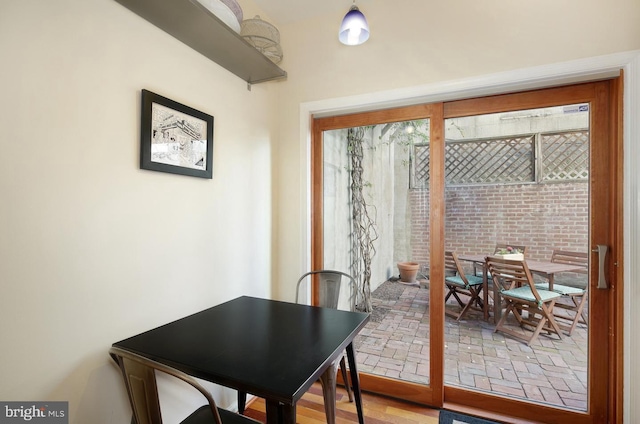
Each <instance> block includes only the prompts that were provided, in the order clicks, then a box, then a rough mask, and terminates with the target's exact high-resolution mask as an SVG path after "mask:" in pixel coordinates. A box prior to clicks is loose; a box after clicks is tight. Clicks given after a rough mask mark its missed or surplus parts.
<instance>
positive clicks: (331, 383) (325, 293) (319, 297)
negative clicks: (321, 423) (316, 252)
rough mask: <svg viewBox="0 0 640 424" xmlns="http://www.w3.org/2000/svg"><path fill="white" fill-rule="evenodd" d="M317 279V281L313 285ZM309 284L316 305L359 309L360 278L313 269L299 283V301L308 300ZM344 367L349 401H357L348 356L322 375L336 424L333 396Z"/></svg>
mask: <svg viewBox="0 0 640 424" xmlns="http://www.w3.org/2000/svg"><path fill="white" fill-rule="evenodd" d="M314 278H315V279H317V280H316V281H317V284H316V285H315V286H314V285H313V284H312V282H313V280H314ZM303 285H306V286H307V288H308V290H309V294H311V301H312V304H313V305H315V306H320V307H323V308H333V309H347V310H349V311H355V309H356V281H355V279H354V278H353V277H352V276H351V275H349V274H347V273H344V272H341V271H334V270H326V269H325V270H318V271H310V272H307V273H305V274H303V275H302V276H301V277H300V278H299V279H298V283H297V284H296V302H297V303H307V302H306V301H304V300H301V299H300V288H301V286H303ZM344 295H348V297H347V299H346V302H343V303H342V304H341V303H340V299H344ZM338 370H340V372H341V374H342V381H344V386H345V388H346V390H347V395H348V396H349V402H353V393H352V390H351V385H350V382H349V377H348V374H347V367H346V363H345V358H344V355H341V356H340V360H339V361H336V362H334V363H333V364H332V365H331V366H330V367H329V368H328V369H327V370H326V371H325V372H324V373H323V374H322V376H321V377H320V383H321V384H322V394H323V397H324V408H325V413H326V417H327V423H328V424H333V423H334V422H335V421H334V419H335V401H334V399H331V396H332V394H335V389H336V385H337V379H336V377H337V373H338Z"/></svg>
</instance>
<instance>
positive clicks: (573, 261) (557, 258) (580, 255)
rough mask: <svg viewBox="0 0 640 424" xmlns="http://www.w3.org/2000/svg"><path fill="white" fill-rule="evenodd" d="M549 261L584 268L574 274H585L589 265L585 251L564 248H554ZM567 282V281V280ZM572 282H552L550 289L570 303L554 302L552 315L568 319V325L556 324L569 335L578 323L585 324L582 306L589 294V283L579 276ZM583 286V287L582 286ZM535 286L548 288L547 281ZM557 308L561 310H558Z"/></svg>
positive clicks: (585, 319)
mask: <svg viewBox="0 0 640 424" xmlns="http://www.w3.org/2000/svg"><path fill="white" fill-rule="evenodd" d="M551 262H555V263H562V264H569V265H580V266H582V267H584V270H580V271H574V272H575V273H576V274H582V275H587V273H588V267H589V254H588V253H586V252H569V251H566V250H554V251H553V253H552V255H551ZM567 283H569V281H567ZM571 283H572V284H571V285H569V284H556V283H554V284H553V287H552V288H551V290H553V291H554V292H557V293H560V294H561V295H562V296H563V297H564V298H568V299H569V300H570V301H571V303H572V304H567V303H561V302H556V304H555V307H554V313H553V315H554V316H555V317H556V318H557V319H561V320H564V321H568V322H569V324H568V325H564V323H563V324H558V325H559V326H560V327H561V328H562V329H563V330H565V331H566V332H567V334H568V335H569V336H571V333H573V330H574V329H575V328H576V325H578V323H581V324H584V325H586V324H587V317H586V315H585V313H584V312H585V311H584V307H585V305H586V304H587V297H588V294H589V290H588V287H589V284H588V283H585V282H584V281H580V279H579V278H576V279H574V280H573V281H572V282H571ZM582 286H584V287H582ZM536 287H537V288H539V289H543V290H549V283H538V284H536ZM558 309H560V310H562V311H563V312H560V311H559V310H558ZM558 312H560V313H558Z"/></svg>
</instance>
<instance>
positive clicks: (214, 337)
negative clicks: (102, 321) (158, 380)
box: [113, 296, 369, 424]
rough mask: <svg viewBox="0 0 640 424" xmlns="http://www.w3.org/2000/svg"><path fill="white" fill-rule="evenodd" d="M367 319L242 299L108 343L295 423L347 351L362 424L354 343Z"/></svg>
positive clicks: (270, 417) (273, 419)
mask: <svg viewBox="0 0 640 424" xmlns="http://www.w3.org/2000/svg"><path fill="white" fill-rule="evenodd" d="M368 320H369V315H368V314H365V313H361V312H348V311H341V310H336V309H331V308H320V307H314V306H307V305H300V304H295V303H289V302H281V301H275V300H267V299H260V298H255V297H248V296H242V297H239V298H236V299H233V300H230V301H228V302H225V303H222V304H220V305H217V306H214V307H211V308H209V309H205V310H203V311H201V312H198V313H195V314H193V315H189V316H187V317H184V318H181V319H178V320H176V321H173V322H170V323H168V324H165V325H161V326H159V327H157V328H154V329H152V330H149V331H145V332H143V333H140V334H138V335H135V336H133V337H129V338H127V339H124V340H121V341H119V342H117V343H114V344H113V346H116V347H119V348H122V349H126V350H129V351H131V352H134V353H137V354H139V355H142V356H145V357H147V358H150V359H153V360H155V361H158V362H161V363H164V364H166V365H169V366H172V367H174V368H177V369H179V370H181V371H183V372H185V373H187V374H189V375H192V376H194V377H197V378H201V379H203V380H207V381H211V382H213V383H216V384H220V385H222V386H226V387H230V388H233V389H236V390H238V391H241V392H246V393H250V394H253V395H255V396H258V397H261V398H264V399H265V404H266V409H267V423H268V424H276V423H278V424H280V423H283V424H295V422H296V402H297V401H298V400H299V399H300V398H301V397H302V396H303V395H304V394H305V393H306V392H307V390H308V389H309V388H310V387H311V386H312V385H313V383H314V382H315V381H317V380H318V379H319V378H320V376H321V375H322V373H323V372H324V371H325V370H326V369H327V368H328V367H329V366H331V364H332V363H333V361H335V360H336V359H338V358H339V357H340V355H342V354H343V352H344V351H345V350H346V352H347V359H348V362H349V370H350V373H351V380H352V385H353V392H354V397H355V403H356V408H357V412H358V421H359V422H360V423H363V422H364V415H363V412H362V398H361V393H360V380H359V377H358V371H357V367H356V361H355V353H354V349H353V340H354V338H355V337H356V335H357V334H358V332H359V331H360V330H361V329H362V328H363V327H364V326H365V324H366V323H367V321H368ZM332 398H333V399H334V401H335V395H334V396H333V397H332ZM334 409H335V408H334Z"/></svg>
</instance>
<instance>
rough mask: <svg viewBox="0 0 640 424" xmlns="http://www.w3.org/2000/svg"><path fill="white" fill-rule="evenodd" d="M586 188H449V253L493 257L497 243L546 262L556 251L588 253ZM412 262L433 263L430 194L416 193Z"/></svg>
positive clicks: (574, 185) (412, 203) (412, 198)
mask: <svg viewBox="0 0 640 424" xmlns="http://www.w3.org/2000/svg"><path fill="white" fill-rule="evenodd" d="M587 190H588V185H587V184H586V183H556V184H511V185H478V186H456V187H447V188H446V190H445V196H446V228H445V240H446V244H445V248H446V249H450V250H454V251H456V252H459V253H469V254H485V253H491V252H493V249H494V247H495V245H496V243H508V244H517V245H524V246H527V258H529V259H537V260H545V259H547V260H548V259H549V258H550V257H551V253H552V251H553V250H554V249H563V250H574V251H585V252H586V251H587V248H588V246H587V236H588V191H587ZM409 203H410V208H411V226H412V228H413V231H412V233H411V252H412V259H413V260H415V261H417V262H420V263H425V264H428V263H429V225H428V223H429V191H428V190H410V191H409Z"/></svg>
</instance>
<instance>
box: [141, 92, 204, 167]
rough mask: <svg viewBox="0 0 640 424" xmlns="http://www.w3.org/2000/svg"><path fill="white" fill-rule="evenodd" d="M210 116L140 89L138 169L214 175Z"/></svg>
mask: <svg viewBox="0 0 640 424" xmlns="http://www.w3.org/2000/svg"><path fill="white" fill-rule="evenodd" d="M212 166H213V116H211V115H207V114H206V113H203V112H200V111H199V110H196V109H193V108H191V107H189V106H185V105H183V104H181V103H178V102H175V101H173V100H170V99H167V98H166V97H162V96H160V95H159V94H155V93H152V92H151V91H148V90H142V128H141V131H140V168H142V169H150V170H153V171H161V172H170V173H172V174H182V175H190V176H192V177H201V178H211V177H212V176H213V172H212V171H213V170H212V169H211V168H212Z"/></svg>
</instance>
